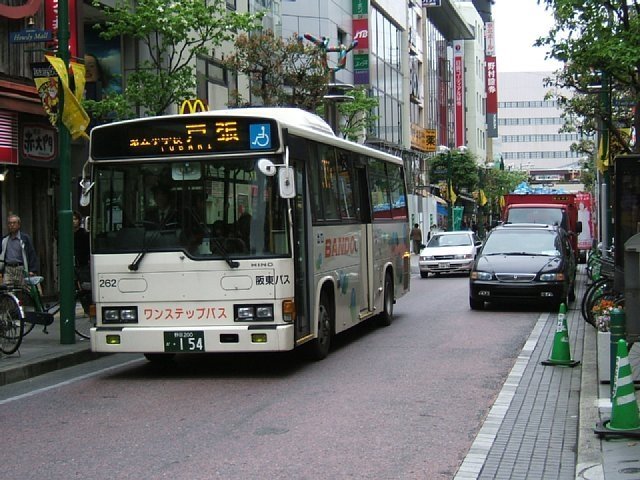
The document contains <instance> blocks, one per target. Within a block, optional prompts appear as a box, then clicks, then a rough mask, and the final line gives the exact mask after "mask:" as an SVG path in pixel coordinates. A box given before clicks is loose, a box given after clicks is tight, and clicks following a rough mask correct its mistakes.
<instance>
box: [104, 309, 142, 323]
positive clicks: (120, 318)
mask: <svg viewBox="0 0 640 480" xmlns="http://www.w3.org/2000/svg"><path fill="white" fill-rule="evenodd" d="M102 323H138V309H137V308H136V307H103V308H102Z"/></svg>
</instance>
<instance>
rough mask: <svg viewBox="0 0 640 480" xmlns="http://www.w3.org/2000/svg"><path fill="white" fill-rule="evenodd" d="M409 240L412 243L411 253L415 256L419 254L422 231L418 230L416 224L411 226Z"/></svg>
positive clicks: (418, 227)
mask: <svg viewBox="0 0 640 480" xmlns="http://www.w3.org/2000/svg"><path fill="white" fill-rule="evenodd" d="M405 232H406V230H405ZM409 238H410V239H411V241H412V242H413V253H415V254H416V255H417V254H419V253H420V245H422V230H420V226H419V225H418V224H417V223H416V224H414V225H413V228H412V229H411V234H410V235H409Z"/></svg>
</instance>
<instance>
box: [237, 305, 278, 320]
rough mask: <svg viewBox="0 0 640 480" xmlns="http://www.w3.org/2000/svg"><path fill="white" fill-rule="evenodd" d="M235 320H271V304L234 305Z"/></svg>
mask: <svg viewBox="0 0 640 480" xmlns="http://www.w3.org/2000/svg"><path fill="white" fill-rule="evenodd" d="M233 310H234V316H233V318H234V320H235V321H236V322H255V321H258V322H273V305H271V304H262V305H234V306H233Z"/></svg>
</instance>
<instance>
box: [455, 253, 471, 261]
mask: <svg viewBox="0 0 640 480" xmlns="http://www.w3.org/2000/svg"><path fill="white" fill-rule="evenodd" d="M454 258H455V259H456V260H465V259H466V260H471V259H472V258H473V255H471V254H470V253H465V254H459V255H456V256H455V257H454Z"/></svg>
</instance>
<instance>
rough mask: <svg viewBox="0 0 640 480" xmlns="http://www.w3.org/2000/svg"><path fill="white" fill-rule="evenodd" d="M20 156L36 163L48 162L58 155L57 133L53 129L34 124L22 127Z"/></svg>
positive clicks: (26, 124)
mask: <svg viewBox="0 0 640 480" xmlns="http://www.w3.org/2000/svg"><path fill="white" fill-rule="evenodd" d="M21 132H22V136H21V138H20V154H21V155H22V157H23V158H25V159H31V160H34V161H36V162H50V161H52V160H54V159H55V158H56V156H57V155H58V133H57V131H56V129H55V128H53V127H51V126H49V125H44V124H35V123H25V124H23V125H22V130H21Z"/></svg>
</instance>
